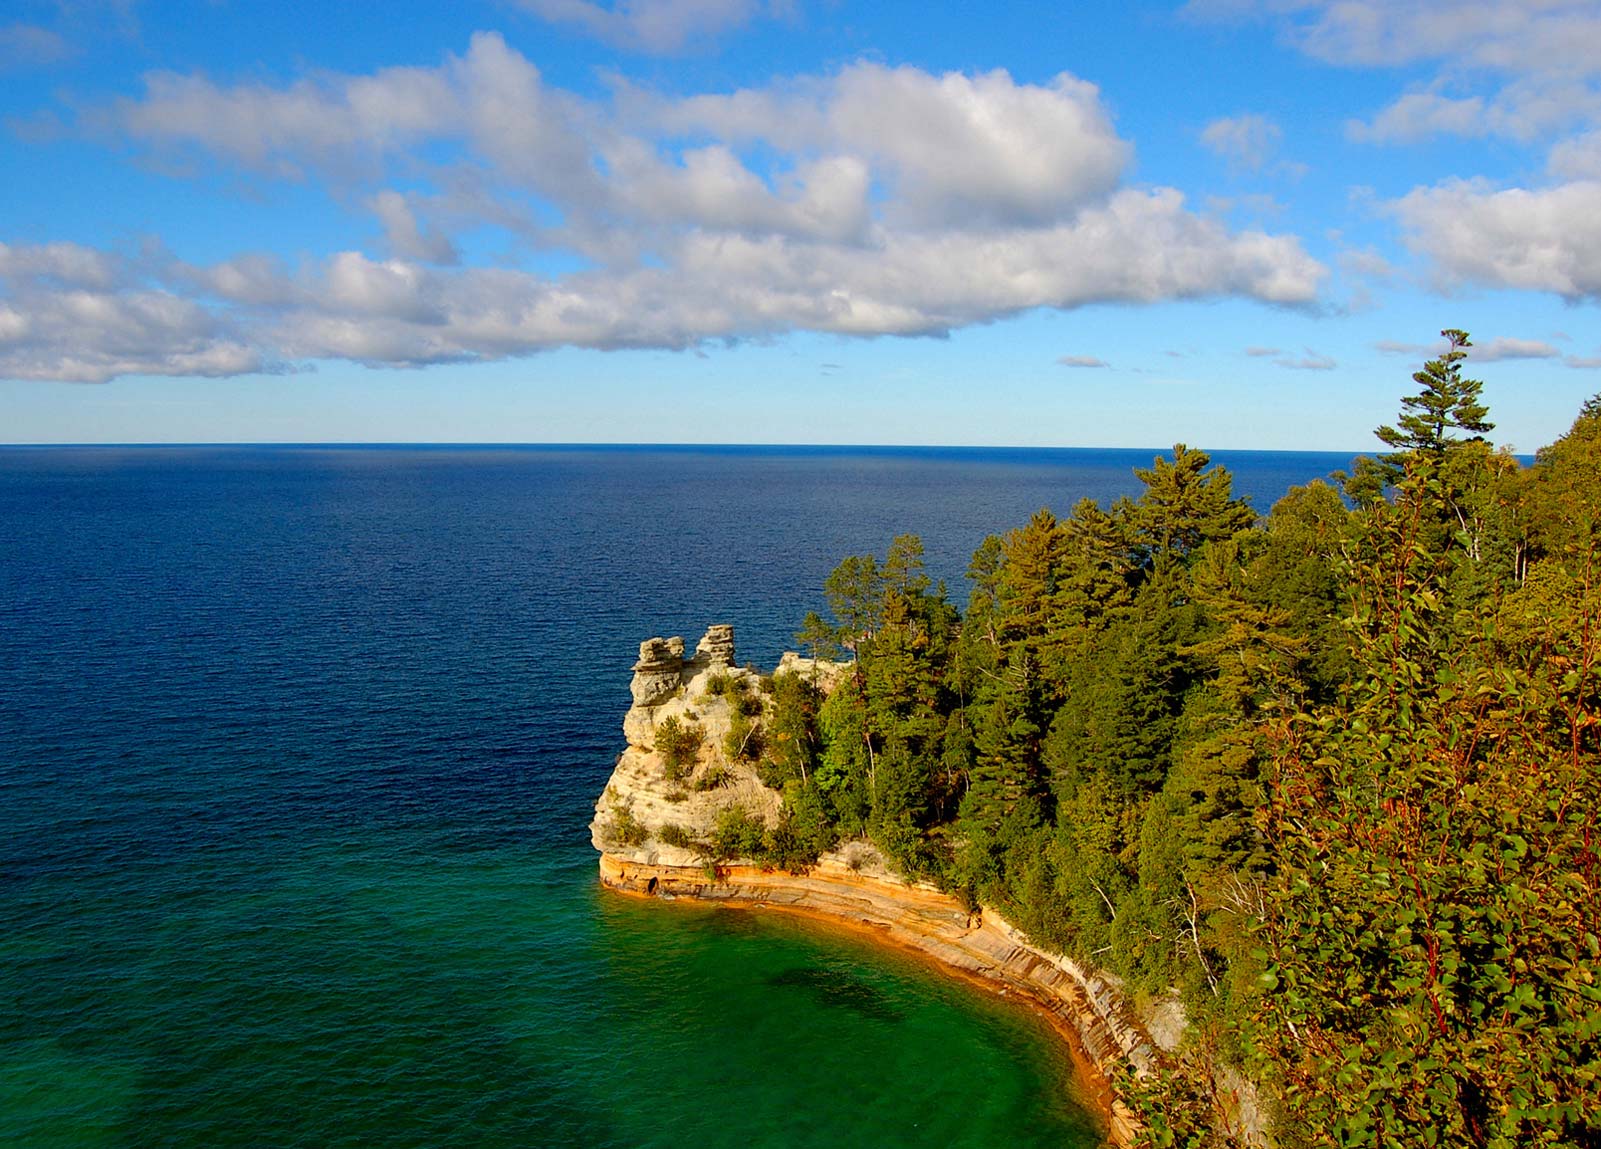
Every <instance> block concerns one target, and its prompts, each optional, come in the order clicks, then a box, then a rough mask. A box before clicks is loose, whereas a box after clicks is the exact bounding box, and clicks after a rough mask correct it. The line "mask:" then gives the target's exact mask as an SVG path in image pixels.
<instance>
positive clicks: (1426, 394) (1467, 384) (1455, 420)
mask: <svg viewBox="0 0 1601 1149" xmlns="http://www.w3.org/2000/svg"><path fill="white" fill-rule="evenodd" d="M1440 334H1441V335H1443V336H1445V338H1446V340H1447V341H1448V342H1449V343H1450V350H1448V351H1447V352H1446V353H1445V354H1444V355H1442V356H1440V358H1438V359H1431V360H1429V361H1428V362H1427V363H1425V364H1424V365H1423V370H1421V371H1419V372H1417V373H1415V374H1414V375H1413V376H1412V378H1413V379H1414V380H1415V381H1416V382H1417V383H1419V384H1420V385H1421V386H1422V387H1423V390H1422V391H1421V392H1419V393H1418V394H1416V395H1409V396H1407V397H1406V398H1404V399H1402V400H1401V407H1402V412H1401V416H1400V418H1399V419H1398V420H1397V422H1398V423H1399V424H1400V426H1399V427H1391V426H1388V425H1386V426H1383V427H1380V428H1378V429H1377V430H1376V431H1374V434H1375V435H1377V436H1378V437H1379V438H1380V439H1381V440H1383V441H1384V442H1385V443H1387V444H1388V445H1389V446H1391V447H1394V448H1396V450H1397V452H1398V453H1397V454H1394V455H1390V456H1387V458H1386V462H1389V463H1391V464H1393V465H1398V464H1399V463H1400V461H1401V459H1402V458H1403V456H1404V454H1405V453H1406V452H1408V451H1421V452H1423V453H1425V454H1429V455H1435V456H1440V455H1444V454H1445V452H1446V449H1447V448H1449V447H1450V446H1451V445H1452V444H1454V443H1457V442H1460V441H1461V440H1459V439H1458V438H1457V437H1456V436H1454V435H1453V434H1452V433H1451V432H1453V431H1468V432H1470V433H1471V434H1472V435H1473V436H1474V437H1475V438H1479V437H1482V436H1483V435H1484V433H1485V432H1486V431H1491V430H1494V429H1495V424H1494V423H1490V422H1487V421H1486V420H1485V416H1486V415H1488V414H1489V413H1490V411H1489V408H1487V407H1486V406H1485V405H1484V404H1483V403H1481V402H1480V401H1479V392H1480V391H1481V390H1482V389H1483V387H1484V384H1483V383H1482V382H1480V381H1479V380H1477V379H1464V378H1463V377H1462V361H1463V360H1464V359H1466V358H1467V357H1468V352H1467V349H1468V348H1469V347H1472V346H1473V344H1472V343H1470V342H1469V341H1468V333H1467V332H1466V331H1458V330H1457V329H1456V328H1454V327H1448V328H1446V329H1445V330H1444V331H1442V332H1440Z"/></svg>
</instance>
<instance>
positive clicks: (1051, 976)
mask: <svg viewBox="0 0 1601 1149" xmlns="http://www.w3.org/2000/svg"><path fill="white" fill-rule="evenodd" d="M779 670H780V671H783V670H793V671H795V672H797V673H803V674H807V675H811V676H815V678H816V680H817V681H818V682H819V684H820V685H822V686H823V688H824V689H825V690H829V689H832V688H833V687H834V686H835V685H837V684H838V683H839V682H840V681H842V680H843V678H844V677H845V675H847V674H848V673H849V672H850V664H849V663H836V662H827V661H816V662H814V661H813V660H810V659H803V658H800V657H798V656H796V655H794V654H786V655H784V658H783V660H782V661H781V662H780V664H779ZM632 693H633V699H634V702H633V706H631V707H630V708H629V711H628V714H627V716H626V717H625V718H624V721H623V733H624V735H625V736H626V737H627V740H628V747H627V749H625V750H624V751H623V753H622V755H621V756H620V757H619V759H618V761H617V767H616V769H615V770H614V771H613V773H612V777H611V781H610V782H609V783H608V784H607V786H606V789H605V792H604V793H603V794H602V795H601V797H600V799H599V801H598V802H596V804H595V819H594V821H593V822H592V823H591V827H590V830H591V837H592V840H593V842H594V845H595V848H596V849H598V850H599V851H601V860H600V874H601V880H602V881H603V882H604V883H605V884H607V885H608V886H611V887H613V888H616V889H620V890H626V891H629V892H634V893H640V894H649V895H655V896H658V897H684V896H688V897H695V898H700V899H705V900H709V901H717V902H722V903H725V904H730V905H743V906H750V907H761V908H775V909H784V910H790V911H794V912H800V913H809V914H814V915H818V916H823V917H828V918H831V919H835V920H838V921H841V922H844V923H846V924H849V925H855V926H862V927H867V928H870V929H872V930H874V931H876V932H878V933H880V934H881V935H882V936H884V937H885V938H886V939H888V940H890V941H892V942H895V943H896V944H899V945H902V946H906V947H909V948H912V949H915V950H918V951H921V952H923V953H925V954H928V955H929V956H931V957H933V958H935V959H937V960H938V961H940V962H942V963H943V964H944V965H946V966H948V967H950V968H952V969H954V970H956V971H958V972H960V973H962V974H965V975H967V976H971V977H974V978H978V979H982V980H983V981H985V982H986V983H988V984H989V985H991V986H993V987H997V988H1000V989H1003V990H1005V991H1006V992H1008V993H1015V994H1018V995H1021V996H1023V997H1024V998H1026V999H1028V1000H1031V1001H1032V1002H1034V1003H1035V1004H1036V1005H1037V1006H1038V1007H1039V1008H1040V1009H1041V1010H1042V1011H1043V1012H1044V1013H1045V1015H1046V1016H1047V1017H1048V1018H1049V1019H1050V1020H1051V1021H1052V1022H1053V1023H1054V1024H1055V1025H1056V1026H1057V1027H1058V1028H1059V1029H1060V1030H1061V1031H1062V1032H1064V1033H1065V1034H1066V1035H1068V1037H1069V1039H1070V1041H1071V1043H1072V1045H1073V1047H1074V1050H1075V1055H1076V1057H1077V1060H1078V1063H1079V1066H1080V1070H1081V1072H1082V1073H1083V1075H1084V1078H1085V1080H1086V1082H1087V1083H1088V1084H1089V1085H1090V1086H1091V1087H1092V1089H1094V1090H1095V1092H1096V1093H1097V1094H1098V1095H1099V1097H1100V1098H1101V1101H1102V1103H1103V1106H1104V1109H1105V1112H1106V1115H1107V1117H1108V1124H1109V1131H1110V1134H1111V1137H1112V1139H1113V1140H1114V1141H1117V1142H1121V1141H1124V1140H1126V1139H1127V1137H1128V1135H1129V1133H1130V1132H1131V1129H1132V1126H1131V1125H1130V1123H1129V1120H1128V1117H1127V1114H1126V1113H1125V1111H1124V1110H1123V1109H1122V1107H1121V1106H1120V1105H1118V1104H1117V1102H1116V1099H1115V1096H1114V1093H1113V1090H1112V1084H1111V1082H1112V1077H1113V1073H1114V1071H1115V1070H1116V1068H1117V1066H1118V1065H1119V1064H1126V1065H1129V1066H1131V1067H1132V1068H1133V1069H1134V1071H1135V1072H1136V1073H1140V1074H1143V1073H1146V1072H1149V1071H1150V1070H1151V1069H1152V1068H1153V1067H1154V1066H1155V1065H1156V1063H1157V1059H1158V1058H1159V1057H1160V1052H1159V1050H1160V1049H1166V1048H1171V1047H1172V1045H1173V1044H1174V1043H1176V1041H1177V1038H1178V1033H1179V1031H1180V1030H1181V1029H1182V1025H1183V1022H1182V1015H1180V1016H1179V1017H1178V1018H1177V1019H1176V1024H1175V1019H1174V1018H1173V1017H1172V1009H1173V1007H1174V1006H1175V1005H1176V1002H1164V1003H1161V1008H1159V1009H1157V1010H1153V1011H1148V1012H1149V1017H1148V1018H1146V1019H1144V1020H1143V1021H1142V1019H1140V1018H1139V1017H1137V1016H1136V1014H1135V1012H1134V1010H1133V1009H1131V1008H1130V1006H1129V1004H1128V1002H1127V1000H1126V999H1125V996H1124V994H1123V993H1122V991H1121V986H1120V984H1119V982H1118V981H1117V979H1116V978H1113V977H1111V976H1110V975H1108V974H1105V973H1102V972H1100V971H1097V970H1094V969H1089V968H1085V967H1084V966H1081V965H1080V964H1078V963H1076V962H1074V961H1072V960H1071V959H1068V958H1066V957H1062V956H1060V955H1055V954H1050V953H1047V952H1045V951H1044V950H1041V949H1039V948H1038V947H1036V946H1033V945H1031V944H1030V943H1029V942H1028V941H1027V940H1026V939H1025V938H1024V937H1023V936H1022V935H1021V934H1020V933H1019V932H1018V931H1017V930H1016V929H1014V928H1013V927H1012V926H1011V925H1010V924H1009V923H1007V922H1006V921H1005V920H1004V919H1002V918H1001V916H1000V915H999V914H997V913H995V912H994V911H993V910H988V909H982V908H981V909H978V910H972V911H970V910H969V909H967V908H966V907H965V906H964V905H963V904H962V903H961V902H960V901H959V900H958V899H956V898H954V897H952V896H951V895H949V894H946V893H943V892H942V891H940V890H938V889H936V888H935V887H933V886H932V885H928V884H927V883H921V882H908V881H906V880H904V879H902V878H901V877H899V876H898V875H896V874H895V873H894V872H893V871H892V870H891V869H890V868H889V867H888V866H887V865H886V864H885V861H884V859H883V857H882V856H881V855H880V854H879V852H878V851H877V850H876V849H875V848H874V847H873V846H872V845H871V844H870V843H868V842H861V841H858V842H850V843H846V844H845V845H843V846H841V847H840V848H839V849H837V850H834V851H832V852H830V853H828V854H825V855H823V857H822V858H821V859H819V861H818V864H817V865H815V866H812V867H810V868H808V869H807V871H806V872H805V873H787V872H784V871H777V870H772V869H766V868H763V867H762V866H760V865H759V864H756V863H753V862H750V861H748V860H741V859H737V858H736V859H722V860H721V861H719V862H717V863H715V864H714V863H712V862H711V861H710V860H709V857H708V853H707V851H706V850H705V849H704V847H703V846H701V845H697V844H698V843H705V842H706V841H708V840H709V839H710V837H711V836H712V835H713V833H714V831H715V829H716V826H717V823H718V819H719V817H720V816H722V815H723V812H724V811H728V810H735V809H737V810H738V811H740V812H741V813H742V815H743V816H745V817H748V818H753V819H760V820H762V821H764V822H766V823H768V824H772V821H773V820H774V819H776V818H777V817H778V813H779V808H780V804H781V803H780V797H779V795H778V794H777V793H775V792H774V791H773V790H771V789H769V788H768V787H766V786H764V785H763V784H762V782H761V780H760V778H759V777H758V776H757V774H756V771H755V768H754V767H753V766H751V765H749V764H746V763H744V762H742V761H740V760H739V758H738V757H737V756H736V755H731V754H730V753H729V749H730V747H729V744H728V743H729V732H730V731H731V730H733V729H734V728H735V727H736V726H737V725H739V724H740V723H741V721H742V719H741V714H742V712H744V714H745V719H744V720H745V721H747V722H748V721H751V720H754V721H756V722H758V723H759V722H760V718H761V712H762V710H763V709H764V708H765V707H766V705H767V703H766V701H765V698H764V695H763V693H762V689H761V682H760V676H759V675H758V674H757V673H756V672H755V671H753V670H749V669H740V668H739V667H737V666H735V665H734V638H733V628H732V627H729V626H713V627H711V628H710V629H709V630H708V631H707V632H706V635H705V637H704V638H702V639H701V640H700V643H699V644H698V645H697V647H696V649H695V653H694V654H693V655H690V656H689V657H687V658H686V657H685V655H684V640H683V639H682V638H668V639H661V638H652V639H649V640H647V641H646V642H644V643H641V644H640V649H639V661H638V662H637V663H635V665H634V680H633V683H632ZM686 728H693V729H694V730H696V731H698V732H699V733H700V735H701V739H700V742H699V744H698V745H696V746H695V747H694V749H693V751H692V752H691V753H689V754H687V755H685V753H684V751H683V750H682V744H683V741H684V739H683V737H682V733H681V732H682V731H683V730H684V729H686ZM668 732H671V734H670V735H669V733H668ZM668 741H677V742H678V744H679V746H680V750H679V753H678V757H679V758H681V759H684V760H683V761H681V762H678V763H677V764H675V763H674V762H673V761H672V759H673V757H674V755H673V754H672V753H671V752H670V751H669V749H668V748H667V747H666V746H665V745H661V744H660V743H665V742H668ZM736 741H737V739H736ZM1152 1032H1155V1033H1156V1034H1158V1035H1159V1036H1160V1037H1161V1038H1162V1043H1161V1046H1160V1047H1159V1046H1158V1044H1157V1042H1156V1041H1155V1040H1153V1038H1152Z"/></svg>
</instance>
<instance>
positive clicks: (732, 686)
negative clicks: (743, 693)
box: [706, 671, 739, 698]
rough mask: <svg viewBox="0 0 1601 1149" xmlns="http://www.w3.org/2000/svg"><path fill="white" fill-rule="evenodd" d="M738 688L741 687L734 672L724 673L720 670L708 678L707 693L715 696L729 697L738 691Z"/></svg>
mask: <svg viewBox="0 0 1601 1149" xmlns="http://www.w3.org/2000/svg"><path fill="white" fill-rule="evenodd" d="M738 689H739V687H738V685H737V684H736V683H735V681H734V676H733V675H732V674H724V673H722V672H721V671H719V672H718V673H717V674H713V675H710V676H709V677H708V678H707V679H706V693H707V694H708V695H710V696H711V697H713V698H727V697H729V696H730V695H731V694H735V693H737V692H738Z"/></svg>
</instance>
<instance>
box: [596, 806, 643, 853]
mask: <svg viewBox="0 0 1601 1149" xmlns="http://www.w3.org/2000/svg"><path fill="white" fill-rule="evenodd" d="M606 836H607V837H608V838H610V840H611V842H612V844H613V845H616V846H642V845H644V843H645V839H646V838H648V837H649V836H650V834H649V831H647V830H646V829H645V826H644V823H642V822H641V821H640V820H639V819H638V818H636V817H634V814H633V811H631V810H629V809H628V808H627V807H626V806H622V807H619V808H618V809H616V810H615V811H613V812H612V819H611V825H610V826H608V827H607V835H606Z"/></svg>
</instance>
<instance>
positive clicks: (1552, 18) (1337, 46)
mask: <svg viewBox="0 0 1601 1149" xmlns="http://www.w3.org/2000/svg"><path fill="white" fill-rule="evenodd" d="M1185 10H1186V12H1188V13H1189V14H1190V15H1192V16H1196V17H1199V18H1203V19H1235V18H1240V17H1248V16H1267V17H1270V18H1274V19H1277V20H1279V21H1280V22H1281V24H1282V26H1283V28H1284V29H1285V32H1286V34H1287V35H1288V36H1289V37H1290V39H1291V41H1292V42H1293V43H1295V44H1296V45H1297V46H1298V47H1299V48H1300V49H1301V50H1302V51H1304V52H1306V53H1307V54H1308V55H1310V56H1313V57H1314V58H1316V59H1319V60H1323V61H1326V62H1327V63H1331V64H1343V65H1349V66H1358V67H1398V66H1401V65H1405V64H1413V63H1418V62H1421V61H1428V60H1437V61H1460V62H1461V63H1463V64H1469V65H1472V66H1475V67H1480V68H1490V69H1496V70H1499V71H1504V72H1517V71H1530V72H1532V71H1553V70H1560V71H1566V72H1571V73H1575V74H1591V75H1593V74H1597V73H1601V11H1598V10H1597V8H1596V6H1595V3H1594V0H1494V2H1493V3H1492V2H1487V0H1409V2H1408V3H1405V4H1397V3H1394V2H1392V0H1190V3H1189V4H1188V5H1187V6H1186V9H1185Z"/></svg>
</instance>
